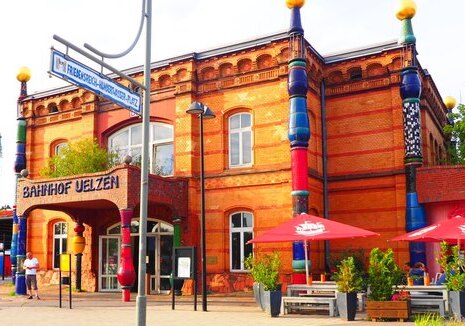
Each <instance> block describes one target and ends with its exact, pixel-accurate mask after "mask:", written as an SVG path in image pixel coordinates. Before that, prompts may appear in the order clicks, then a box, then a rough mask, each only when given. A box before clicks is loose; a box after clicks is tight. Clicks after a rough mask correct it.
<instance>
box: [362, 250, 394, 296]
mask: <svg viewBox="0 0 465 326" xmlns="http://www.w3.org/2000/svg"><path fill="white" fill-rule="evenodd" d="M401 276H402V273H401V271H400V269H399V266H397V264H396V263H395V262H394V253H393V251H392V249H388V250H386V251H384V252H383V251H381V250H380V249H379V248H374V249H373V250H372V251H371V253H370V266H369V267H368V284H369V286H370V294H369V295H368V299H369V300H374V301H390V300H391V298H392V295H393V294H394V286H395V285H397V284H399V282H400V279H401Z"/></svg>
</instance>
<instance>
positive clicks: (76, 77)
mask: <svg viewBox="0 0 465 326" xmlns="http://www.w3.org/2000/svg"><path fill="white" fill-rule="evenodd" d="M50 65H51V67H50V73H51V74H53V75H55V76H57V77H60V78H62V79H64V80H66V81H68V82H70V83H72V84H75V85H77V86H80V87H83V88H85V89H87V90H89V91H91V92H93V93H95V94H97V95H99V96H102V97H104V98H106V99H108V100H110V101H112V102H114V103H117V104H119V105H121V106H124V107H125V108H127V109H129V110H131V111H132V112H134V113H137V114H139V115H140V114H141V96H140V94H138V93H136V92H133V91H131V90H130V89H129V88H127V87H124V86H123V85H121V84H118V83H117V82H116V81H114V80H112V79H111V78H109V77H107V76H105V75H103V74H101V73H98V72H97V71H95V70H93V69H92V68H89V67H87V66H85V65H83V64H82V63H79V62H77V61H75V60H73V59H71V58H70V57H69V56H68V55H65V54H63V53H61V52H59V51H57V50H55V49H52V55H51V64H50Z"/></svg>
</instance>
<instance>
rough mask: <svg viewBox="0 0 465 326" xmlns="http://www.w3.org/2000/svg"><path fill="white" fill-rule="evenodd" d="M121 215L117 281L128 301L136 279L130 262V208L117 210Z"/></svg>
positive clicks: (131, 213) (131, 212)
mask: <svg viewBox="0 0 465 326" xmlns="http://www.w3.org/2000/svg"><path fill="white" fill-rule="evenodd" d="M119 213H120V217H121V240H122V241H121V258H120V264H119V268H118V282H119V284H120V285H121V288H122V289H123V301H125V302H129V301H130V299H131V287H132V286H133V284H134V281H135V280H136V272H135V270H134V264H133V263H132V250H131V219H132V217H133V214H134V212H133V210H132V209H129V208H127V209H122V210H120V211H119Z"/></svg>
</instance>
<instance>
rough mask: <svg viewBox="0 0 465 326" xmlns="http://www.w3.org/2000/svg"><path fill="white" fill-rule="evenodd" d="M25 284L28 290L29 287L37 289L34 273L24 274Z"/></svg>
mask: <svg viewBox="0 0 465 326" xmlns="http://www.w3.org/2000/svg"><path fill="white" fill-rule="evenodd" d="M26 286H27V289H28V290H30V289H31V287H32V289H33V290H37V277H36V275H26Z"/></svg>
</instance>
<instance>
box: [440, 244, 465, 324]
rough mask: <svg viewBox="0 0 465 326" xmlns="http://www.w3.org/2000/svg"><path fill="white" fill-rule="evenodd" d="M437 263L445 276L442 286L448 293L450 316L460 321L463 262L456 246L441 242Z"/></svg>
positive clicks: (464, 308)
mask: <svg viewBox="0 0 465 326" xmlns="http://www.w3.org/2000/svg"><path fill="white" fill-rule="evenodd" d="M437 261H438V263H439V265H440V266H441V268H442V269H443V270H444V273H445V274H446V281H445V282H444V285H445V286H446V288H447V290H448V291H449V305H450V308H451V311H452V314H453V315H454V316H455V318H456V319H458V320H461V319H462V317H465V273H464V271H465V260H464V259H463V258H462V257H461V256H460V252H459V247H458V246H450V245H449V244H447V242H445V241H443V242H442V243H441V247H440V253H439V258H438V259H437Z"/></svg>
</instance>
